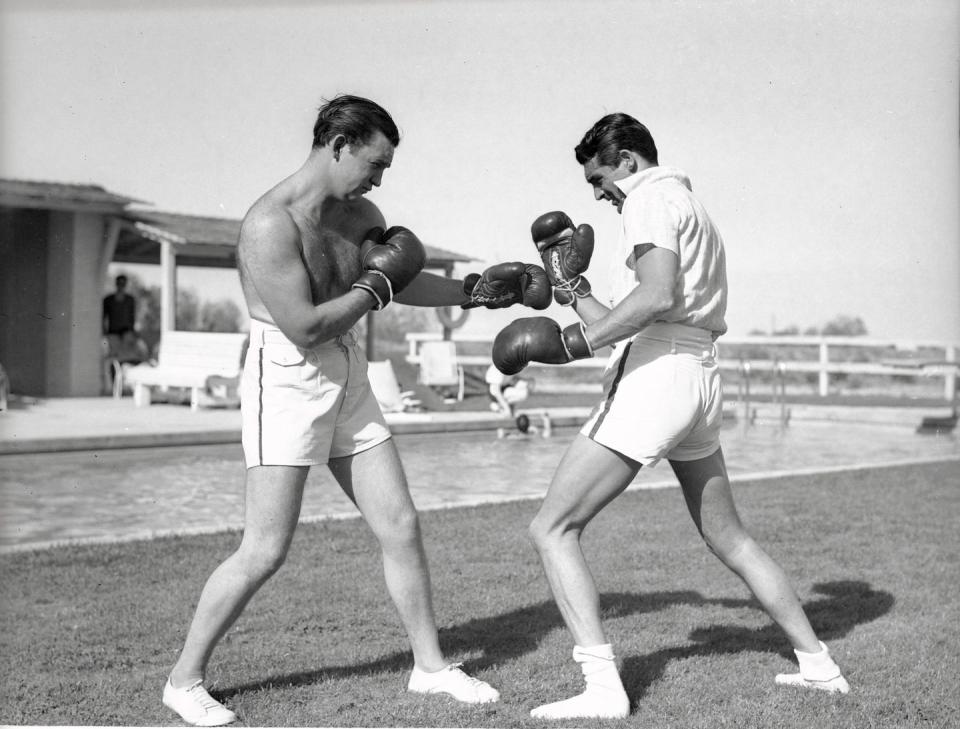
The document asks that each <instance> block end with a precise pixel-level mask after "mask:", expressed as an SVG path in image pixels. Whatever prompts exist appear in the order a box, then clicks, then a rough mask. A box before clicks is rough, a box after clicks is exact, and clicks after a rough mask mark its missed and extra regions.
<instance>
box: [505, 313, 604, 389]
mask: <svg viewBox="0 0 960 729" xmlns="http://www.w3.org/2000/svg"><path fill="white" fill-rule="evenodd" d="M592 356H593V347H592V346H591V345H590V341H589V340H588V339H587V334H586V332H585V331H584V326H583V323H580V324H571V325H570V326H568V327H567V328H566V329H560V325H559V324H557V322H555V321H554V320H553V319H549V318H547V317H545V316H534V317H529V318H526V319H517V320H515V321H513V322H512V323H510V324H508V325H507V326H506V327H504V328H503V329H502V330H501V331H500V333H499V334H497V336H496V338H495V339H494V340H493V364H494V365H495V366H496V368H497V369H498V370H500V371H501V372H502V373H503V374H505V375H515V374H517V373H518V372H519V371H520V370H522V369H523V368H524V367H526V366H527V365H528V364H530V362H543V363H544V364H566V363H567V362H572V361H573V360H575V359H586V358H588V357H592Z"/></svg>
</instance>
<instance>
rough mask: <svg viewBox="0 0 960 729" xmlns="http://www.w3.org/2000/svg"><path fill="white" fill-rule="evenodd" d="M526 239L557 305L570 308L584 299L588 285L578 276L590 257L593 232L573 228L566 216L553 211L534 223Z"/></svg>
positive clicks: (588, 289) (588, 283)
mask: <svg viewBox="0 0 960 729" xmlns="http://www.w3.org/2000/svg"><path fill="white" fill-rule="evenodd" d="M530 235H531V236H532V237H533V242H534V244H535V245H536V246H537V251H539V252H540V258H541V259H542V260H543V267H544V269H546V272H547V276H548V277H549V278H550V283H551V285H552V286H553V287H554V289H553V298H554V299H556V301H557V303H558V304H560V305H561V306H570V305H571V304H573V302H574V300H575V299H577V298H583V297H584V296H588V295H589V294H590V282H589V281H587V279H586V278H585V277H584V276H583V275H582V274H583V272H584V271H586V270H587V268H588V267H589V266H590V257H591V256H592V255H593V228H592V227H590V226H589V225H587V224H586V223H584V224H583V225H580V226H578V227H576V228H574V225H573V221H572V220H570V218H569V217H568V216H567V214H566V213H563V212H560V211H559V210H556V211H554V212H551V213H544V214H543V215H541V216H540V217H539V218H537V219H536V220H534V221H533V225H531V226H530Z"/></svg>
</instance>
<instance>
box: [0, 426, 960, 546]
mask: <svg viewBox="0 0 960 729" xmlns="http://www.w3.org/2000/svg"><path fill="white" fill-rule="evenodd" d="M575 434H576V431H575V430H574V429H572V428H562V429H557V430H554V431H553V435H552V437H550V438H542V437H539V436H528V437H522V438H520V437H508V438H498V437H497V433H496V432H495V431H476V432H470V433H439V434H438V433H430V434H421V435H400V436H397V440H396V442H397V446H398V449H399V451H400V454H401V457H402V458H403V461H404V466H405V469H406V472H407V477H408V480H409V482H410V488H411V493H412V494H413V498H414V501H415V502H416V504H417V507H418V508H420V509H435V508H443V507H449V506H460V505H468V504H476V503H484V502H491V501H502V500H508V499H516V498H538V497H541V496H542V495H543V493H544V492H545V490H546V488H547V485H548V484H549V482H550V478H551V476H552V475H553V471H554V469H555V468H556V466H557V464H558V463H559V461H560V457H561V455H562V454H563V451H564V450H565V448H566V447H567V446H568V445H569V443H570V442H571V440H572V439H573V437H574V436H575ZM514 435H516V434H514ZM721 437H722V442H723V448H724V453H725V456H726V460H727V465H728V468H729V470H730V473H731V476H734V477H737V476H740V477H746V476H749V475H752V474H768V475H769V474H770V473H771V472H795V471H806V470H816V469H831V468H837V467H846V466H857V465H864V464H883V463H893V462H903V461H909V460H924V459H943V458H954V459H960V440H958V439H957V436H956V435H955V434H949V435H945V436H944V435H939V436H922V435H917V434H915V433H914V432H913V430H912V429H909V428H907V427H903V426H891V425H877V424H871V423H836V422H833V423H832V422H822V423H818V422H804V423H798V424H792V425H790V426H789V427H786V428H783V427H779V426H777V425H754V426H752V427H744V426H743V425H740V424H732V425H728V426H727V427H725V429H724V431H723V433H722V436H721ZM958 467H960V462H958ZM243 481H244V467H243V459H242V454H241V450H240V446H239V445H232V444H231V445H225V446H224V445H212V446H191V447H177V448H147V449H118V450H102V451H85V452H75V453H53V454H43V455H23V456H2V457H0V506H2V511H0V549H3V550H5V551H9V550H10V549H17V548H24V547H29V546H41V545H44V544H47V543H51V542H60V541H64V540H110V539H130V538H144V537H149V536H151V535H156V534H162V533H168V532H199V531H212V530H216V529H223V528H229V527H238V526H240V525H241V524H242V519H243ZM769 483H770V485H771V487H775V485H776V479H772V480H771V481H770V482H769ZM675 484H676V481H675V479H674V478H673V474H672V471H671V470H670V467H669V464H667V463H665V462H663V463H661V464H659V465H658V466H657V467H656V468H653V469H643V470H641V472H640V474H639V476H638V477H637V479H636V482H635V484H634V487H637V488H645V487H646V488H653V487H666V486H671V485H675ZM353 515H356V509H355V508H354V506H353V504H351V503H350V501H349V500H348V499H347V498H346V497H345V496H344V495H343V494H342V492H341V491H340V489H339V487H338V486H337V484H336V482H335V481H334V480H333V478H332V477H331V476H330V475H329V473H328V472H327V470H326V468H314V469H312V470H311V473H310V476H309V478H308V480H307V486H306V489H305V494H304V502H303V509H302V514H301V518H303V519H307V520H310V519H318V518H327V517H349V516H353Z"/></svg>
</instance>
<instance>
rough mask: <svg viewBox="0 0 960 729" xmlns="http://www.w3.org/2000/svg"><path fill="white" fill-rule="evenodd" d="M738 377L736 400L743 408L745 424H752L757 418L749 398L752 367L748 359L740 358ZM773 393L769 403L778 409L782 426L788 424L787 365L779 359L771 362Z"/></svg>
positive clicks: (755, 410)
mask: <svg viewBox="0 0 960 729" xmlns="http://www.w3.org/2000/svg"><path fill="white" fill-rule="evenodd" d="M738 370H739V373H740V379H739V380H738V381H737V402H738V403H739V404H740V406H741V407H742V408H743V420H744V423H745V424H746V425H753V424H754V422H755V421H756V419H757V409H756V408H755V407H754V406H753V402H752V400H751V399H750V377H751V375H752V373H753V367H752V366H751V364H750V360H746V359H741V360H740V367H739V368H738ZM772 371H773V393H772V397H771V400H770V401H771V403H772V404H773V406H774V408H777V409H778V410H779V421H780V425H781V426H782V427H786V426H787V425H789V424H790V408H788V407H787V366H786V365H785V364H784V363H783V362H781V361H780V360H774V362H773V370H772Z"/></svg>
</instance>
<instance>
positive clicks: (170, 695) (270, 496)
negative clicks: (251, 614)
mask: <svg viewBox="0 0 960 729" xmlns="http://www.w3.org/2000/svg"><path fill="white" fill-rule="evenodd" d="M308 470H309V469H308V468H306V467H294V466H256V467H254V468H250V469H247V482H246V502H245V517H244V531H243V539H242V540H241V542H240V546H239V547H238V548H237V551H235V552H234V553H233V554H232V555H230V556H229V557H227V559H226V560H224V561H223V562H222V563H221V564H220V566H219V567H217V568H216V569H215V570H214V571H213V573H212V574H211V575H210V577H209V578H208V579H207V583H206V585H205V586H204V588H203V591H202V592H201V594H200V600H199V602H198V603H197V608H196V611H195V613H194V616H193V622H192V623H191V625H190V630H189V631H188V633H187V637H186V640H185V641H184V646H183V650H182V651H181V653H180V657H179V659H178V660H177V663H176V665H175V666H174V667H173V670H172V671H171V672H170V678H169V682H168V690H166V691H164V703H166V704H167V705H168V706H170V708H173V709H174V710H175V711H177V712H178V713H179V714H180V715H181V716H182V717H183V718H184V719H185V720H186V721H188V722H190V723H193V724H198V725H202V726H212V725H213V724H210V723H208V721H209V720H210V715H215V718H214V719H213V720H214V721H217V718H222V719H227V721H232V720H233V717H232V716H230V717H227V716H226V714H223V713H222V712H219V711H217V710H216V707H213V706H212V705H209V703H208V702H207V699H206V698H204V697H203V696H200V698H199V699H198V701H199V702H200V706H199V707H198V706H197V705H196V704H197V701H194V700H193V699H192V698H191V696H189V695H188V694H187V692H188V691H189V690H191V689H193V688H194V687H196V686H197V685H198V684H200V683H201V682H202V681H203V679H204V676H205V674H206V669H207V663H208V661H209V660H210V655H211V654H212V653H213V650H214V648H215V647H216V645H217V643H218V642H219V640H220V639H221V638H222V637H223V635H224V633H226V632H227V630H228V629H229V628H230V626H231V625H232V624H233V622H234V621H235V620H236V619H237V617H238V616H239V615H240V613H241V612H242V611H243V608H244V607H245V606H246V604H247V603H248V602H249V600H250V598H251V597H253V595H254V594H255V593H256V591H257V590H258V589H259V588H260V586H261V585H263V583H264V582H266V581H267V579H268V578H269V577H270V576H271V575H272V574H273V573H274V572H276V571H277V570H278V569H279V568H280V565H282V564H283V561H284V559H285V558H286V555H287V550H288V548H289V547H290V541H291V540H292V539H293V533H294V530H295V529H296V525H297V519H298V518H299V516H300V502H301V497H302V495H303V484H304V481H305V480H306V477H307V472H308ZM200 689H201V690H202V686H200ZM207 698H208V697H207ZM211 701H212V699H211ZM214 703H216V702H214ZM171 704H173V705H171ZM204 704H206V707H205V708H206V709H207V711H206V712H205V713H206V716H205V715H204V712H203V711H201V710H200V709H203V708H204V707H203V705H204ZM224 711H226V710H224ZM228 713H230V712H228ZM217 723H225V722H221V721H217Z"/></svg>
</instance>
